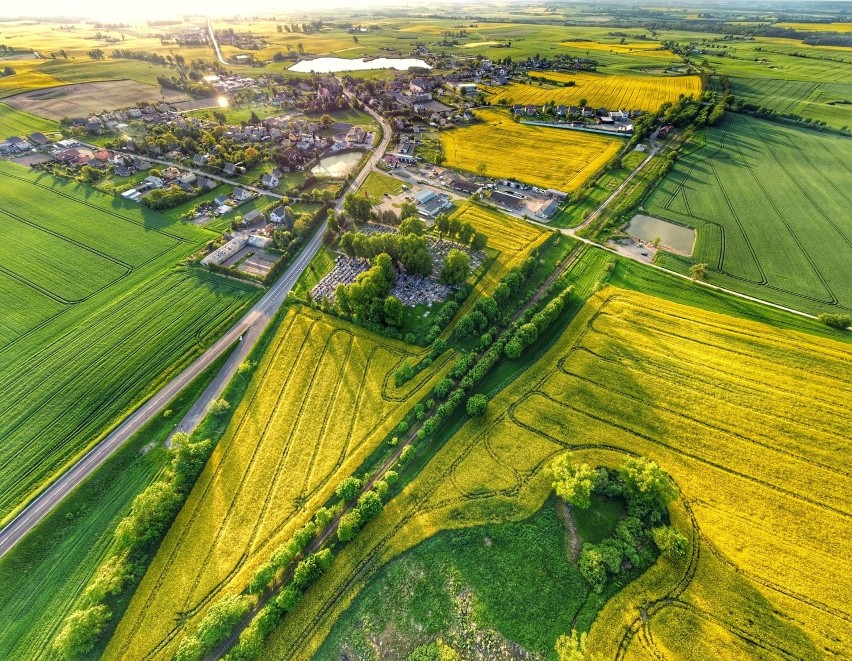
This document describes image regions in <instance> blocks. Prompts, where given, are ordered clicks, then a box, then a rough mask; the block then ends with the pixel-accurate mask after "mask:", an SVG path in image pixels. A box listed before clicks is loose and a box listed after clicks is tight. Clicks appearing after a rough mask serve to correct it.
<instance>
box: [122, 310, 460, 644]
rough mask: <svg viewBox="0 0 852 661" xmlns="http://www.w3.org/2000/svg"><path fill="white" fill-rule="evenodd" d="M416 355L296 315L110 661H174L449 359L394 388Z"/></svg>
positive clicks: (312, 316) (154, 568) (136, 601)
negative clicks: (179, 643) (225, 597)
mask: <svg viewBox="0 0 852 661" xmlns="http://www.w3.org/2000/svg"><path fill="white" fill-rule="evenodd" d="M409 355H410V354H409V352H408V350H407V349H406V348H405V347H404V346H403V345H401V344H397V343H390V344H388V342H387V340H382V341H381V342H379V341H377V338H374V337H372V336H370V335H369V334H367V333H365V332H364V331H362V330H359V329H357V328H356V327H354V326H351V325H349V324H345V323H342V322H334V321H333V320H331V319H330V318H328V317H323V316H319V315H317V314H316V313H313V312H309V311H307V310H304V311H291V312H290V313H289V314H288V317H287V318H286V319H285V320H284V321H283V323H282V328H281V329H280V330H279V331H278V335H277V337H276V339H275V340H274V341H273V344H272V346H271V347H270V351H269V353H268V355H267V357H266V358H265V359H264V362H263V364H262V365H261V367H260V369H259V371H258V375H257V376H256V378H255V381H254V382H253V383H252V385H251V386H250V387H249V390H248V392H247V394H246V396H245V398H244V399H243V402H242V403H241V404H240V408H239V409H238V410H237V412H236V414H235V417H234V420H233V421H232V423H231V425H230V427H229V429H228V431H227V432H226V434H225V436H224V437H223V439H222V440H221V441H220V444H219V446H218V449H217V451H216V453H215V454H214V456H213V458H212V460H211V461H210V463H209V464H208V466H207V467H206V468H205V471H204V473H203V474H202V476H201V478H200V479H199V481H198V483H197V484H196V486H195V488H194V490H193V492H192V493H191V494H190V497H189V499H188V500H187V503H186V505H185V506H184V508H183V510H182V511H181V513H180V515H179V516H178V518H177V520H176V522H175V524H174V525H173V527H172V529H171V530H170V532H169V534H168V536H167V537H166V539H165V541H164V543H163V545H162V547H161V548H160V550H159V552H158V553H157V555H156V557H155V559H154V561H153V563H152V565H151V567H150V569H149V571H148V573H147V574H146V576H145V578H144V579H143V581H142V583H141V585H140V587H139V589H138V590H137V592H136V594H135V596H134V598H133V601H132V602H131V604H130V607H129V609H128V611H127V614H126V615H125V617H124V619H123V620H122V622H121V624H120V626H119V629H118V630H117V632H116V635H115V637H114V638H113V640H112V641H111V643H110V647H109V648H108V650H107V658H115V657H120V658H155V657H162V656H167V655H168V652H169V651H172V652H173V651H174V649H173V648H174V643H175V642H176V640H177V639H179V638H178V636H177V634H179V633H181V632H182V631H183V630H185V626H191V623H192V622H193V621H194V620H195V618H196V616H200V615H201V614H203V608H204V606H206V605H207V604H208V603H209V602H210V600H211V599H213V598H215V597H216V596H217V595H219V594H220V593H222V592H223V591H225V592H226V593H227V592H233V591H235V590H236V591H239V590H240V589H242V588H243V587H244V586H245V584H246V582H247V581H248V578H249V577H250V575H251V572H252V571H253V570H254V569H255V568H256V566H257V565H258V564H259V563H261V562H263V561H265V560H267V559H268V554H269V552H270V549H273V548H275V545H276V544H277V543H279V542H280V541H281V540H282V539H284V538H285V537H286V536H287V535H288V534H290V533H291V532H292V531H293V530H294V529H295V527H297V526H299V525H301V524H302V523H304V521H305V520H306V518H307V517H309V516H310V515H312V513H313V512H314V511H315V510H316V508H317V507H319V505H320V504H322V503H323V502H324V501H325V500H326V499H327V498H328V497H329V496H330V495H331V492H332V491H333V489H334V487H335V486H336V484H337V480H338V479H339V478H340V476H342V475H348V474H350V473H351V472H353V471H354V470H355V469H356V468H357V466H358V465H359V464H360V463H361V462H362V461H363V460H364V459H365V457H366V456H367V455H368V454H369V453H370V452H371V451H372V450H373V449H374V448H375V447H376V444H377V443H378V442H379V441H381V440H382V439H383V438H384V437H385V435H386V434H387V433H388V432H389V431H390V429H391V428H392V427H393V426H394V425H395V424H396V423H397V422H398V421H399V419H400V418H401V416H402V415H403V414H404V413H405V412H406V411H407V410H408V408H409V406H406V402H409V401H410V400H411V399H412V398H415V397H420V396H422V395H423V393H425V392H426V391H427V389H428V388H429V387H431V385H433V384H434V382H435V380H436V379H437V378H438V377H439V376H440V374H441V373H442V372H443V371H444V369H445V368H446V367H447V366H448V365H449V360H450V358H451V354H446V355H445V356H444V357H443V358H442V359H440V360H439V361H438V363H437V364H436V366H435V367H433V368H432V369H431V370H427V371H425V372H423V373H421V375H420V376H419V377H418V378H416V379H414V380H413V381H412V382H409V383H408V384H406V385H405V386H404V387H403V388H402V389H396V388H394V387H393V385H392V384H393V380H392V379H390V378H389V376H390V375H391V374H392V373H393V371H394V369H396V367H397V366H398V364H399V363H400V362H401V361H402V360H403V359H404V358H405V357H407V356H409ZM415 358H416V357H415ZM297 366H299V367H297ZM176 618H178V624H177V625H176Z"/></svg>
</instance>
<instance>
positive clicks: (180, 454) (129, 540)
mask: <svg viewBox="0 0 852 661" xmlns="http://www.w3.org/2000/svg"><path fill="white" fill-rule="evenodd" d="M172 445H173V447H174V448H175V454H174V456H173V457H172V460H171V463H170V464H169V466H168V468H167V469H166V470H165V471H164V473H163V475H162V476H161V477H160V478H159V479H158V480H157V481H155V482H153V483H152V484H151V485H150V486H148V487H147V488H146V489H145V490H144V491H142V492H141V493H140V494H139V495H138V496H136V498H134V499H133V503H132V505H131V508H130V513H129V514H128V515H127V516H125V517H124V518H123V519H122V520H121V521H120V522H119V524H118V526H116V528H115V531H114V533H113V544H112V548H111V551H110V554H109V555H108V556H107V558H106V560H104V562H102V563H101V565H100V567H99V568H98V569H97V570H96V571H95V573H94V575H93V576H92V578H91V580H90V581H89V584H88V585H87V586H86V589H85V590H84V591H83V596H82V598H81V600H80V604H79V606H78V607H77V608H76V609H75V610H73V611H71V613H70V614H69V615H68V616H67V617H66V618H65V620H64V621H63V623H62V627H61V628H60V630H59V633H58V634H57V636H56V638H55V639H54V642H53V647H54V650H55V651H56V652H57V653H59V654H60V655H61V656H62V657H63V658H66V659H74V658H77V657H79V656H81V655H83V654H86V653H88V652H90V651H91V650H92V649H93V648H94V646H95V644H96V642H97V641H98V638H99V637H100V635H101V634H102V633H103V631H104V629H105V628H106V626H107V624H108V623H109V621H110V619H111V618H112V611H111V609H110V606H111V604H112V603H113V602H114V601H115V599H117V598H118V597H119V595H121V594H122V593H124V592H125V591H126V590H128V589H129V588H130V586H131V585H132V584H134V583H135V582H136V581H138V580H139V579H140V578H141V576H142V573H143V571H144V568H145V567H146V566H147V563H148V560H149V558H150V556H151V555H152V554H153V552H154V550H155V549H156V545H157V542H158V541H159V540H160V539H161V538H162V536H163V535H164V534H165V532H166V530H168V528H169V526H170V525H171V522H172V521H173V520H174V517H175V516H176V515H177V513H178V510H179V509H180V507H181V505H182V504H183V501H184V500H185V499H186V496H187V494H188V493H189V490H190V488H191V487H192V485H193V483H194V482H195V479H196V478H197V477H198V475H199V473H200V472H201V469H202V468H203V467H204V464H205V463H206V462H207V459H208V458H209V456H210V453H211V452H212V451H213V443H212V442H211V441H209V440H205V441H198V442H192V441H190V439H189V437H188V436H187V435H186V434H175V436H174V437H173V439H172Z"/></svg>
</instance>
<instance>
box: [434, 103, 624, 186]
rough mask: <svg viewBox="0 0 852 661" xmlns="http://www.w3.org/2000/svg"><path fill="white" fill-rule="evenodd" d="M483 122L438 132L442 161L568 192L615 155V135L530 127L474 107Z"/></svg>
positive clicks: (457, 166)
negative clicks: (483, 169)
mask: <svg viewBox="0 0 852 661" xmlns="http://www.w3.org/2000/svg"><path fill="white" fill-rule="evenodd" d="M477 117H479V118H480V119H481V120H482V122H480V123H478V124H472V125H471V126H465V127H463V128H456V129H451V130H448V131H442V132H441V146H442V148H443V153H444V159H445V160H444V165H446V166H448V167H451V168H458V169H460V170H467V171H469V172H478V171H479V166H480V165H484V166H485V174H486V175H487V176H489V177H498V178H506V179H516V180H517V181H522V182H524V183H528V184H533V185H535V186H542V187H544V188H556V189H558V190H562V191H566V192H570V191H573V190H575V189H577V188H579V187H580V186H582V185H583V183H585V182H586V181H587V180H588V179H589V177H591V176H592V175H593V174H594V173H595V172H597V170H598V169H599V168H600V167H601V166H602V165H603V164H604V163H606V161H608V160H609V159H610V158H611V157H612V156H614V155H615V154H616V153H617V152H618V150H619V148H620V147H621V146H622V144H623V143H622V142H621V141H620V140H618V139H617V138H609V137H606V136H602V135H595V134H591V133H582V132H580V131H569V130H563V129H557V128H550V127H545V126H529V125H524V124H521V123H518V122H515V121H513V120H512V118H511V117H510V116H509V115H508V113H505V112H497V111H494V110H478V111H477Z"/></svg>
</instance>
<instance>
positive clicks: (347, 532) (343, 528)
mask: <svg viewBox="0 0 852 661" xmlns="http://www.w3.org/2000/svg"><path fill="white" fill-rule="evenodd" d="M403 454H405V453H404V452H403ZM401 458H402V457H400V459H401ZM360 527H361V513H360V512H359V511H358V510H357V509H353V510H351V511H349V512H347V513H346V514H344V515H343V516H342V517H341V518H340V523H339V524H338V525H337V539H339V540H340V541H341V542H348V541H349V540H350V539H352V538H353V537H355V535H356V534H357V533H358V530H359V528H360Z"/></svg>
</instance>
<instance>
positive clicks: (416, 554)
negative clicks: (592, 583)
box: [316, 500, 621, 659]
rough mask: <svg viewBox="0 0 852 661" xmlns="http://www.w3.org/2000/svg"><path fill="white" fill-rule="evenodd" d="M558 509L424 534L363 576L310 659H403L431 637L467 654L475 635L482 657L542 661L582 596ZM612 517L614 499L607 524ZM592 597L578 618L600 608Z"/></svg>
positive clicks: (562, 512)
mask: <svg viewBox="0 0 852 661" xmlns="http://www.w3.org/2000/svg"><path fill="white" fill-rule="evenodd" d="M593 509H594V510H595V511H597V510H598V509H599V508H595V507H593ZM600 509H603V508H600ZM565 513H566V510H565V509H564V506H560V505H557V504H556V503H555V502H554V500H550V501H548V502H547V503H546V504H545V506H544V507H543V508H542V509H541V510H539V511H538V512H537V513H536V514H534V515H533V516H531V517H530V518H529V519H526V520H524V521H518V522H511V523H502V524H491V525H485V526H477V527H473V528H470V529H465V530H458V531H444V532H440V533H438V534H437V535H435V536H434V537H431V538H430V539H428V540H427V541H425V542H423V543H422V544H419V545H418V546H416V547H415V548H414V549H412V550H411V551H409V552H407V553H405V554H403V555H402V556H400V557H399V558H397V559H395V560H393V561H391V562H390V563H389V564H388V566H387V567H386V568H385V569H383V570H382V571H381V572H380V573H379V574H378V575H377V576H376V578H375V579H374V580H373V581H371V582H370V584H369V585H368V586H367V587H366V588H365V589H364V591H363V592H362V593H361V594H360V595H359V596H358V598H357V599H356V600H355V602H354V603H353V604H352V606H351V607H350V608H349V609H348V610H347V611H346V612H345V613H344V615H343V617H341V619H340V620H339V621H338V622H337V624H336V625H335V627H334V629H333V630H332V633H331V634H330V635H329V637H328V639H327V640H326V642H325V643H324V644H323V646H322V647H321V648H320V650H319V652H318V653H317V655H316V658H320V659H332V658H340V656H341V654H343V653H344V652H347V651H348V652H349V653H350V654H355V655H357V658H359V659H376V658H396V659H406V658H408V656H409V654H410V652H411V651H412V650H413V649H417V647H419V646H420V645H428V644H430V643H434V641H435V640H436V639H441V640H443V641H444V643H445V644H448V645H449V646H450V647H451V648H453V649H455V650H456V651H457V652H459V653H460V654H461V655H462V658H471V657H470V656H469V654H468V653H469V652H471V651H472V650H468V649H465V648H467V647H474V644H472V643H473V641H474V640H475V641H477V643H476V645H475V646H476V648H478V649H483V648H485V649H487V650H488V651H489V652H490V653H491V654H490V657H491V658H501V657H500V655H499V653H500V652H503V651H505V652H508V653H510V654H511V652H512V651H514V650H515V648H516V645H517V644H520V645H521V646H522V647H524V649H528V650H531V651H533V652H536V653H538V654H542V655H543V656H545V657H547V658H551V657H552V655H553V642H554V641H555V640H556V638H558V637H559V636H560V635H562V634H563V633H565V632H566V631H570V629H571V624H572V621H573V620H574V618H575V617H576V616H577V615H578V613H579V612H580V611H583V610H584V602H585V601H586V600H587V598H588V596H589V589H588V586H587V585H586V583H585V581H584V580H583V578H582V576H581V575H580V573H579V571H578V569H577V567H576V565H575V564H574V563H573V562H572V549H571V547H570V544H571V538H570V534H571V533H570V532H569V531H568V529H567V527H566V525H565V521H564V517H565ZM620 513H621V512H620V511H619V507H618V504H617V503H616V507H615V509H614V510H612V515H614V516H613V517H612V518H610V520H609V523H611V527H612V528H615V524H616V522H617V520H618V516H619V514H620ZM583 514H586V512H584V513H583ZM597 527H598V528H603V527H604V526H603V522H599V525H598V526H597ZM610 533H611V531H610ZM584 541H591V540H590V539H584ZM592 602H593V604H590V605H589V607H587V608H586V609H585V610H586V611H587V612H584V613H583V615H584V616H587V615H589V614H593V613H594V611H595V608H596V607H597V606H599V604H598V602H597V601H596V600H592Z"/></svg>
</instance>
